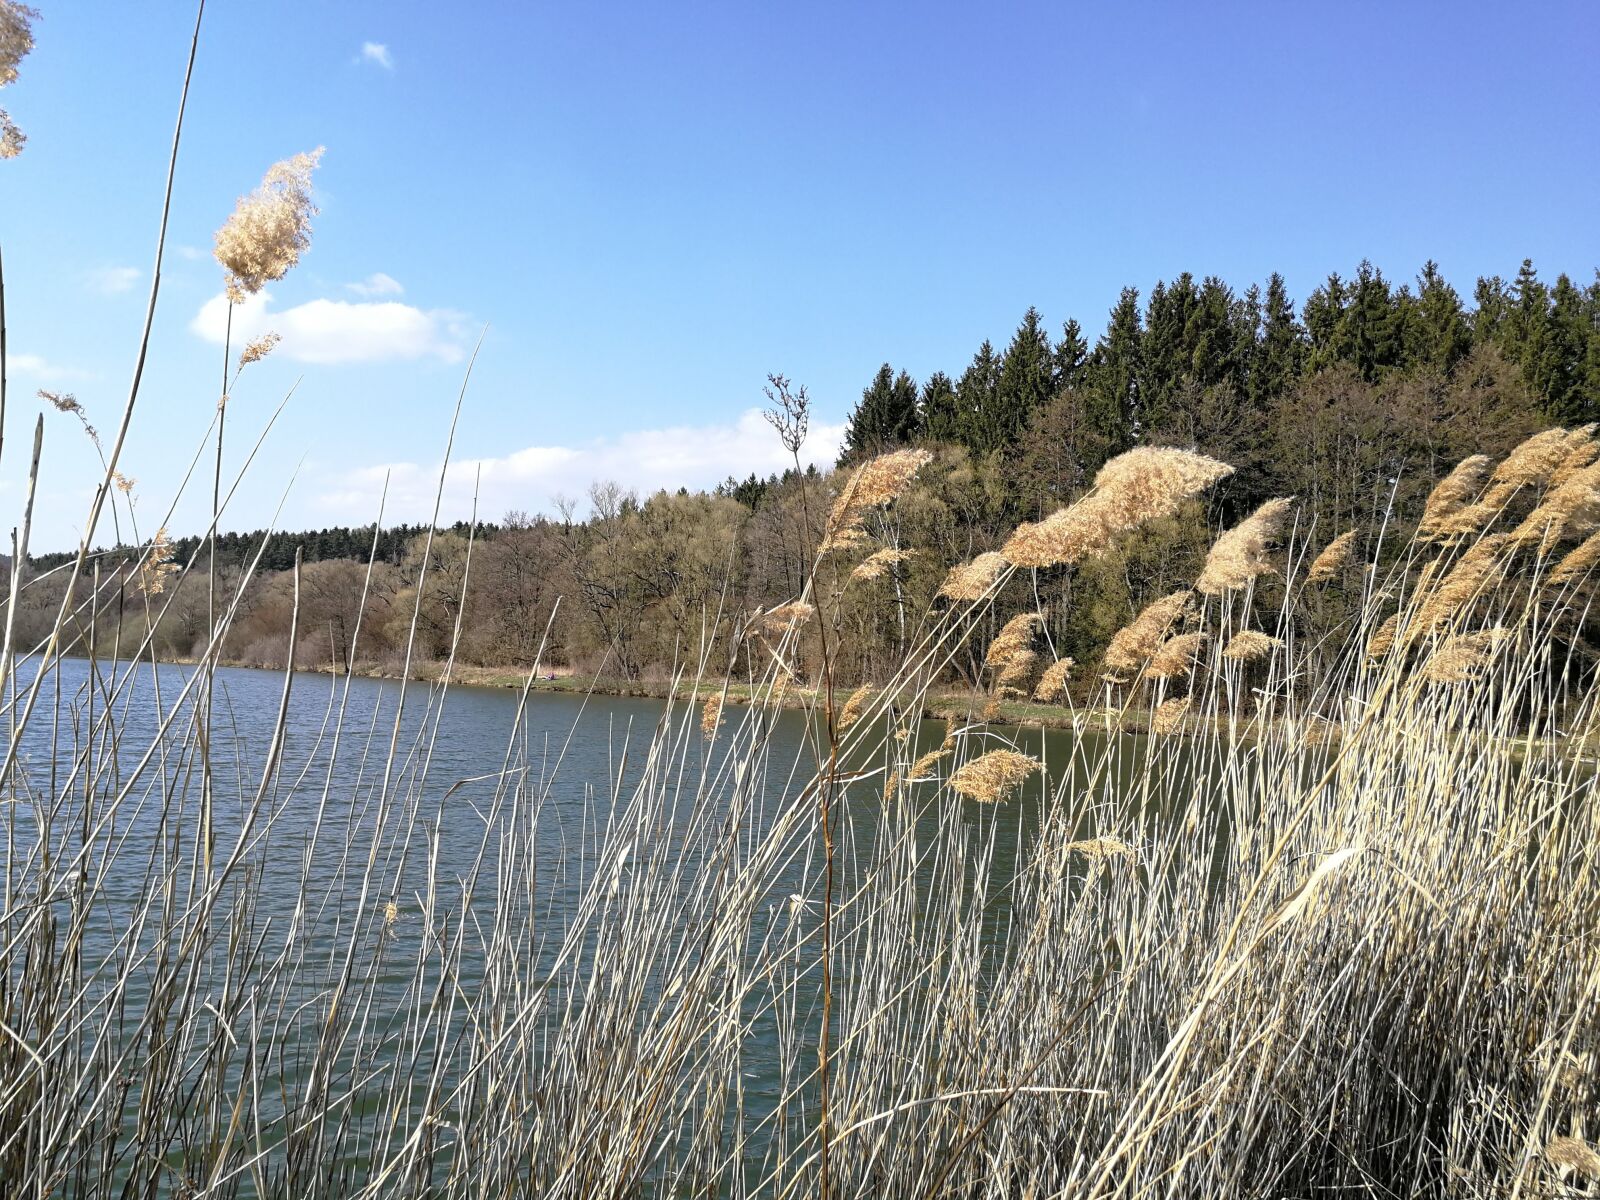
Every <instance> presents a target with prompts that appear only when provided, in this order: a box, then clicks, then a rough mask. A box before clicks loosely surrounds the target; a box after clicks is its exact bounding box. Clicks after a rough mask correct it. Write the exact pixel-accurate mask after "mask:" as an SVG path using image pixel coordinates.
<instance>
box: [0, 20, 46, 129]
mask: <svg viewBox="0 0 1600 1200" xmlns="http://www.w3.org/2000/svg"><path fill="white" fill-rule="evenodd" d="M38 16H39V14H38V12H37V11H36V10H34V9H32V8H29V7H28V6H27V5H26V4H19V3H17V2H16V0H0V87H5V86H6V85H8V84H11V83H15V82H16V79H17V64H18V63H20V62H21V61H22V60H23V59H24V58H26V57H27V56H28V52H29V51H31V50H32V49H33V22H34V21H35V20H36V19H37V18H38ZM27 140H28V136H27V134H25V133H23V132H22V130H21V129H19V128H17V125H16V122H14V121H13V120H12V119H11V117H10V115H9V114H8V113H7V112H6V110H5V109H3V108H0V158H15V157H16V156H17V155H19V154H21V153H22V147H23V144H24V143H25V142H26V141H27Z"/></svg>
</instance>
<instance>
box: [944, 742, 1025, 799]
mask: <svg viewBox="0 0 1600 1200" xmlns="http://www.w3.org/2000/svg"><path fill="white" fill-rule="evenodd" d="M1038 769H1039V760H1038V759H1036V758H1034V757H1033V756H1032V755H1030V754H1019V753H1018V752H1017V751H1015V750H991V751H989V752H988V753H987V754H983V755H980V756H979V757H977V758H975V759H973V760H972V761H971V762H967V763H963V764H962V765H961V766H960V767H959V768H957V770H956V772H955V774H953V775H951V776H950V787H951V788H952V790H954V791H955V792H956V793H957V794H958V795H961V796H965V797H966V798H967V799H968V800H977V801H979V802H980V803H983V804H994V803H996V802H998V801H1000V800H1004V799H1006V798H1007V797H1009V796H1010V795H1011V793H1012V792H1014V791H1016V789H1017V788H1019V787H1021V786H1022V783H1023V781H1024V780H1026V779H1027V778H1028V776H1030V775H1032V774H1033V773H1034V772H1035V771H1037V770H1038Z"/></svg>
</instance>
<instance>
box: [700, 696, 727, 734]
mask: <svg viewBox="0 0 1600 1200" xmlns="http://www.w3.org/2000/svg"><path fill="white" fill-rule="evenodd" d="M721 724H722V697H721V696H712V697H710V698H709V699H708V700H707V701H706V705H705V707H704V708H702V709H701V710H700V734H701V736H702V737H704V738H705V739H706V741H708V742H709V741H710V740H711V739H712V738H714V737H716V736H717V727H718V726H720V725H721Z"/></svg>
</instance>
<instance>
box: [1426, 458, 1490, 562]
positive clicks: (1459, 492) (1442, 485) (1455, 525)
mask: <svg viewBox="0 0 1600 1200" xmlns="http://www.w3.org/2000/svg"><path fill="white" fill-rule="evenodd" d="M1493 466H1494V459H1492V458H1490V457H1489V456H1488V455H1487V454H1474V455H1472V456H1471V457H1469V458H1464V459H1462V460H1461V461H1460V462H1459V463H1457V464H1456V465H1455V469H1454V470H1452V471H1451V472H1450V474H1448V475H1446V476H1445V477H1444V478H1443V479H1441V480H1440V481H1439V482H1438V483H1437V484H1435V485H1434V489H1433V491H1431V492H1429V493H1428V499H1427V502H1426V503H1425V504H1424V505H1423V507H1422V520H1421V522H1419V523H1418V525H1417V536H1418V537H1420V538H1422V539H1423V540H1424V541H1439V540H1441V539H1443V538H1446V537H1454V536H1458V535H1460V534H1462V533H1471V532H1476V531H1477V529H1478V528H1479V525H1478V523H1477V522H1478V519H1479V514H1478V513H1476V512H1475V511H1471V510H1469V508H1468V506H1469V505H1470V504H1471V503H1472V502H1473V501H1474V500H1476V499H1477V498H1478V495H1479V493H1480V492H1482V491H1483V484H1484V480H1486V479H1487V478H1488V477H1489V469H1490V468H1491V467H1493ZM1469 512H1470V515H1469Z"/></svg>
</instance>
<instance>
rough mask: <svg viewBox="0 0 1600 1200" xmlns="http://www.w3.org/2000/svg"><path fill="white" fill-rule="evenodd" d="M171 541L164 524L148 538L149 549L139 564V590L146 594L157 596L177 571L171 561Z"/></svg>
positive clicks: (164, 589) (175, 564) (165, 588)
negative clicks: (153, 535)
mask: <svg viewBox="0 0 1600 1200" xmlns="http://www.w3.org/2000/svg"><path fill="white" fill-rule="evenodd" d="M172 556H173V549H172V543H171V541H169V540H168V539H167V529H166V526H164V525H163V526H162V527H161V528H160V529H158V530H156V535H155V537H153V538H151V539H150V549H149V550H148V551H147V552H146V554H145V556H144V561H143V562H142V563H140V564H139V590H140V591H141V592H143V593H144V594H145V595H146V596H159V595H160V594H161V593H162V592H164V591H166V590H167V581H168V580H169V579H171V578H172V576H173V575H175V574H176V573H177V571H178V564H177V563H175V562H173V561H172Z"/></svg>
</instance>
